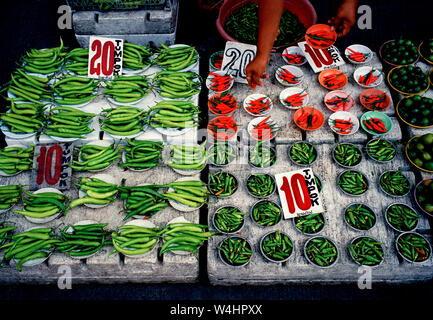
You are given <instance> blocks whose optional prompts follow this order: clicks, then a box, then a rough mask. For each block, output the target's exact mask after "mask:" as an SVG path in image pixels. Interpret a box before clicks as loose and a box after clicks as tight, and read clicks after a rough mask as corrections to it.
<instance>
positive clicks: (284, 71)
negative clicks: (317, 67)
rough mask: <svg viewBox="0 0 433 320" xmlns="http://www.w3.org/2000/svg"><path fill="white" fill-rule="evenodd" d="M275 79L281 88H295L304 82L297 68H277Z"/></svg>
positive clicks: (300, 71) (302, 74)
mask: <svg viewBox="0 0 433 320" xmlns="http://www.w3.org/2000/svg"><path fill="white" fill-rule="evenodd" d="M275 78H277V80H278V82H279V83H281V84H282V85H283V86H296V85H298V84H300V83H302V81H303V80H304V73H303V72H302V70H301V69H300V68H298V67H295V66H291V65H285V66H281V67H278V68H277V70H276V71H275Z"/></svg>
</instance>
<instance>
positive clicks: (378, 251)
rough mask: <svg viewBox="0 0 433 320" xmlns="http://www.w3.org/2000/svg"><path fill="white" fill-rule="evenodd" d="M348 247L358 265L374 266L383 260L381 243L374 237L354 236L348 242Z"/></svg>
mask: <svg viewBox="0 0 433 320" xmlns="http://www.w3.org/2000/svg"><path fill="white" fill-rule="evenodd" d="M348 249H349V254H350V256H351V257H352V259H353V261H355V262H356V263H357V264H359V265H362V266H369V267H375V266H378V265H380V264H382V262H383V261H384V251H383V246H382V243H381V242H380V241H378V240H377V239H375V238H372V237H366V236H360V237H356V238H355V239H353V240H352V241H351V242H350V244H349V246H348Z"/></svg>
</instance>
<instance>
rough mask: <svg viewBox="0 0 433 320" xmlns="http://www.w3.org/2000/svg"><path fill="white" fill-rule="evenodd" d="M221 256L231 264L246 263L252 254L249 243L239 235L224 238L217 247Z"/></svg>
mask: <svg viewBox="0 0 433 320" xmlns="http://www.w3.org/2000/svg"><path fill="white" fill-rule="evenodd" d="M217 250H218V251H219V252H220V255H221V258H222V259H223V261H225V262H226V263H228V264H230V265H233V266H240V265H244V264H246V263H248V262H249V261H250V259H251V256H252V255H253V251H252V249H251V245H250V244H249V242H248V241H247V240H246V239H243V238H240V237H229V238H226V239H224V240H223V241H222V242H221V243H220V244H219V245H218V247H217Z"/></svg>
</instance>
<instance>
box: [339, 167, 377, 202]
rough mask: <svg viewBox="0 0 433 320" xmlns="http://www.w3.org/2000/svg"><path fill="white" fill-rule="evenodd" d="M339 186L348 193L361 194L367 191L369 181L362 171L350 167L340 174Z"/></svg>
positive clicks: (351, 194) (352, 194) (350, 194)
mask: <svg viewBox="0 0 433 320" xmlns="http://www.w3.org/2000/svg"><path fill="white" fill-rule="evenodd" d="M337 186H338V187H339V189H340V190H341V191H342V192H343V193H344V194H346V195H349V196H361V195H363V194H364V193H365V192H367V190H368V188H369V182H368V179H367V177H366V176H365V175H364V174H363V173H362V172H360V171H357V170H352V169H348V170H345V171H343V172H341V173H340V174H339V175H338V177H337Z"/></svg>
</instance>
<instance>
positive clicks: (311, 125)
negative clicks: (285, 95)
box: [293, 107, 325, 131]
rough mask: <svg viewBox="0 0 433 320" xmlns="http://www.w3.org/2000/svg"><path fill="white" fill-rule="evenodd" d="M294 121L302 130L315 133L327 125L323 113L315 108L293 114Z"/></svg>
mask: <svg viewBox="0 0 433 320" xmlns="http://www.w3.org/2000/svg"><path fill="white" fill-rule="evenodd" d="M293 121H294V122H295V124H296V125H297V126H298V127H299V128H300V129H302V130H305V131H313V130H317V129H319V128H320V127H321V126H323V123H325V117H324V116H323V113H322V112H321V111H320V110H318V109H316V108H314V107H302V108H300V109H298V110H296V112H295V113H294V114H293Z"/></svg>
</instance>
